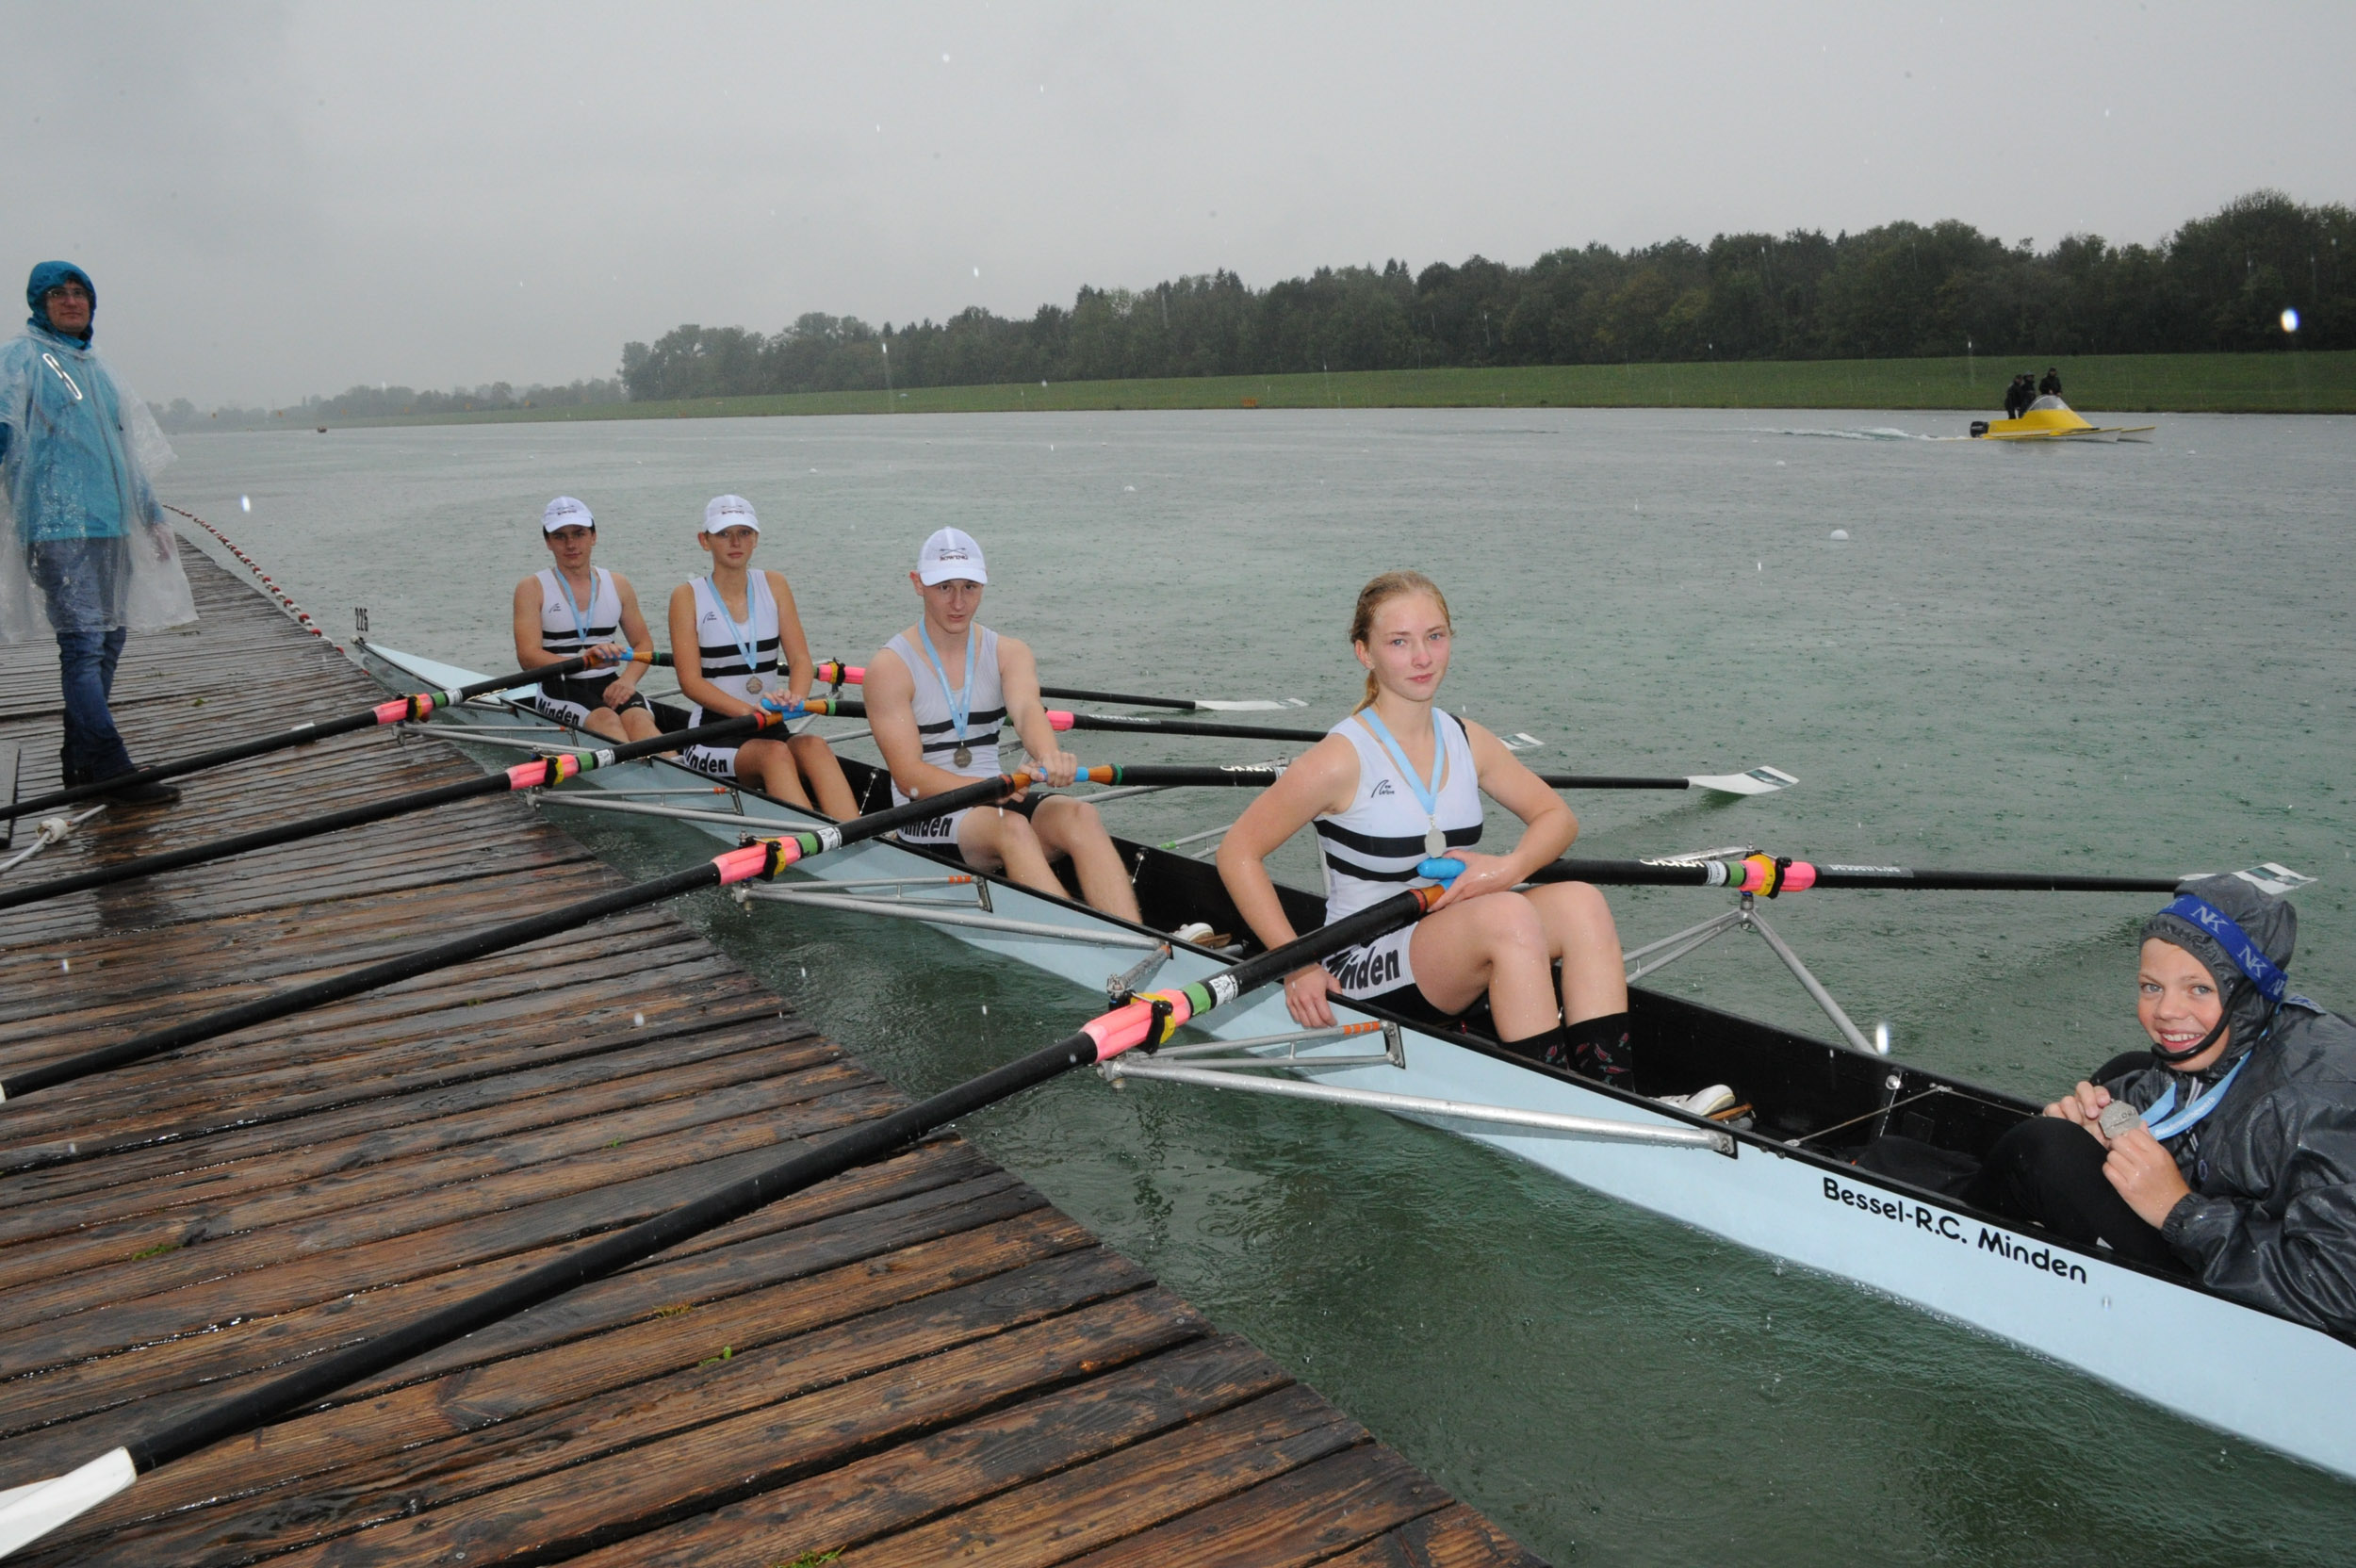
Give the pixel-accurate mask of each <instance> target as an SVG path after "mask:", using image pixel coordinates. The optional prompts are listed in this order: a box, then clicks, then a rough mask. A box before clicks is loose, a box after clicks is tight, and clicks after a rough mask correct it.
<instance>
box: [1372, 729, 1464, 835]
mask: <svg viewBox="0 0 2356 1568" xmlns="http://www.w3.org/2000/svg"><path fill="white" fill-rule="evenodd" d="M1358 716H1359V717H1360V718H1362V719H1364V720H1365V721H1366V727H1367V728H1368V729H1371V730H1372V731H1374V738H1375V739H1376V740H1378V741H1380V742H1382V743H1383V750H1384V751H1387V752H1389V753H1390V754H1391V760H1392V761H1394V762H1396V763H1398V764H1399V777H1401V778H1403V779H1405V780H1406V781H1407V788H1408V789H1410V790H1412V791H1414V792H1415V804H1416V805H1418V806H1420V807H1422V808H1423V814H1424V820H1425V821H1427V822H1429V823H1430V824H1431V825H1432V835H1433V836H1440V774H1441V771H1442V770H1443V769H1444V768H1446V767H1447V765H1448V743H1447V742H1446V741H1445V740H1443V739H1442V738H1441V735H1440V711H1439V710H1438V709H1437V708H1434V709H1433V710H1432V777H1431V778H1430V779H1429V780H1428V781H1427V780H1425V779H1421V778H1417V777H1416V776H1415V768H1414V766H1413V765H1412V764H1411V763H1409V762H1408V760H1407V753H1406V752H1405V751H1404V750H1402V749H1401V748H1400V746H1399V741H1398V739H1397V737H1395V736H1393V735H1392V734H1391V727H1390V726H1389V725H1386V724H1384V723H1383V715H1382V714H1380V713H1378V712H1376V711H1374V710H1373V709H1371V708H1365V709H1361V710H1360V711H1359V714H1358ZM1425 845H1426V847H1427V848H1431V847H1432V841H1431V839H1430V838H1427V839H1426V840H1425ZM1438 853H1439V850H1438V849H1436V848H1432V854H1434V855H1437V854H1438Z"/></svg>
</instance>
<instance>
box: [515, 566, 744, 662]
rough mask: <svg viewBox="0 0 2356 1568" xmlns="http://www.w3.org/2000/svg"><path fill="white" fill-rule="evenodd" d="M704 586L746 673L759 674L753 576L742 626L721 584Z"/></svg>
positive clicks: (560, 574) (710, 581)
mask: <svg viewBox="0 0 2356 1568" xmlns="http://www.w3.org/2000/svg"><path fill="white" fill-rule="evenodd" d="M557 576H559V577H563V576H564V573H562V572H559V573H558V574H557ZM704 586H705V587H706V588H709V589H711V590H712V604H713V605H714V606H716V607H717V608H718V610H719V612H720V620H721V623H722V624H723V625H725V626H726V627H727V628H728V641H729V642H731V643H734V644H735V645H736V651H737V652H739V653H741V654H743V655H744V673H745V674H746V675H758V674H759V673H760V672H761V660H760V658H759V657H758V656H757V655H756V653H755V645H754V639H753V626H752V622H753V580H752V577H751V576H750V574H747V575H746V577H745V579H744V619H745V623H746V624H745V625H744V626H743V627H741V628H740V627H739V626H738V625H737V624H736V617H735V616H734V615H731V614H729V613H728V600H727V599H724V598H722V597H721V596H720V585H719V584H718V583H716V582H714V581H712V579H711V578H709V577H707V578H705V579H704ZM570 597H571V595H570V594H569V593H567V594H566V598H567V599H569V598H570Z"/></svg>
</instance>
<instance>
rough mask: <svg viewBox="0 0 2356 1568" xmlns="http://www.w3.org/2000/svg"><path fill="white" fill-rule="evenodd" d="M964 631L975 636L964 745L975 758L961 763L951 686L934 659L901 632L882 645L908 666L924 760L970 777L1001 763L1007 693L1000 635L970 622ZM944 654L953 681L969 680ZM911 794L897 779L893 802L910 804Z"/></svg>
mask: <svg viewBox="0 0 2356 1568" xmlns="http://www.w3.org/2000/svg"><path fill="white" fill-rule="evenodd" d="M965 634H966V635H967V636H968V637H970V638H973V639H976V641H975V642H974V644H973V692H972V693H971V696H972V698H973V706H972V707H971V708H970V709H968V710H967V711H966V715H965V741H964V744H965V745H966V746H968V747H969V748H971V749H972V751H973V760H972V761H970V762H968V763H966V764H965V766H963V767H959V766H957V746H958V741H957V721H956V720H955V719H953V718H951V717H950V716H949V690H948V688H946V687H944V686H942V685H941V675H940V674H939V673H936V672H935V671H934V669H933V662H932V661H931V660H930V659H927V658H926V657H924V644H922V643H920V642H918V641H916V640H915V639H914V638H912V637H910V636H909V635H908V633H907V632H905V631H903V632H901V633H900V634H899V635H898V636H896V637H894V638H892V641H891V642H889V643H886V644H885V645H884V647H885V648H886V649H887V650H888V651H889V652H891V653H892V654H894V655H896V656H897V657H898V659H899V661H900V662H901V663H903V664H906V665H907V666H908V674H909V676H910V677H911V678H913V683H914V685H915V687H916V700H915V702H914V703H913V705H912V706H913V707H914V708H915V710H916V735H917V739H918V740H919V741H921V742H923V743H924V760H925V761H927V762H930V763H931V764H932V765H933V766H934V767H936V768H946V769H948V770H949V771H950V772H951V773H954V774H957V775H960V776H964V777H967V778H995V777H996V776H998V774H999V773H1000V771H1001V770H1000V768H999V766H998V730H999V727H1001V726H1003V725H1004V724H1005V723H1006V693H1005V692H1004V691H1003V690H1002V689H1001V688H1000V687H999V684H998V633H996V632H994V631H992V630H990V628H988V627H986V626H970V627H968V628H966V631H965ZM946 658H947V656H946V655H943V661H944V662H943V663H942V664H941V670H942V671H944V672H946V673H947V675H948V677H949V678H950V679H951V680H962V679H964V678H965V661H964V659H963V658H962V657H960V658H959V659H958V660H957V662H955V663H954V664H952V663H949V662H946ZM907 802H908V796H906V795H904V794H902V793H901V792H900V786H899V785H898V784H897V783H896V782H895V783H894V784H893V785H892V805H894V806H902V805H906V804H907Z"/></svg>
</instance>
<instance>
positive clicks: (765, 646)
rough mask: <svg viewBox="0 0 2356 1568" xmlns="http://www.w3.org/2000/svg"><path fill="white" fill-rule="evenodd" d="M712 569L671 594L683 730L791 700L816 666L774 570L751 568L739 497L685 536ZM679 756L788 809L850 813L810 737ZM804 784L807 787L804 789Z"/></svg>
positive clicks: (841, 785)
mask: <svg viewBox="0 0 2356 1568" xmlns="http://www.w3.org/2000/svg"><path fill="white" fill-rule="evenodd" d="M695 543H697V544H699V545H701V546H702V547H704V548H705V550H707V551H708V552H710V554H711V556H712V570H711V571H710V572H709V573H707V574H706V575H704V576H702V577H699V578H696V579H694V580H692V581H688V582H683V583H681V584H680V585H679V587H677V588H674V589H672V590H671V613H670V622H671V662H672V664H673V665H674V667H675V668H676V669H677V671H678V673H679V692H680V694H682V695H684V696H685V697H686V698H687V700H688V701H689V702H691V703H693V704H695V707H694V708H693V709H692V710H691V711H689V713H688V716H687V722H688V724H689V725H690V726H695V725H701V724H710V723H712V722H713V721H714V720H718V719H728V718H741V717H743V716H744V715H745V714H748V713H751V712H752V711H755V710H756V709H757V708H759V707H761V705H762V704H763V702H764V701H766V702H767V703H768V704H769V705H770V706H772V707H775V706H777V705H780V704H782V705H785V706H788V707H791V706H793V705H796V704H799V703H800V702H801V701H802V699H803V698H805V697H807V696H808V695H809V694H810V682H811V681H812V680H813V679H814V678H816V676H817V666H816V665H815V663H814V662H812V661H811V659H810V639H809V638H808V637H807V636H805V635H803V632H802V617H801V615H800V613H798V612H796V611H795V609H794V590H793V588H792V587H790V586H789V585H788V584H787V582H786V580H785V576H784V574H783V573H781V572H772V571H766V570H762V571H755V570H753V569H751V567H750V565H749V563H750V562H751V560H752V557H753V550H754V547H757V546H758V545H759V544H760V543H761V520H760V518H758V517H756V516H754V515H753V505H752V502H750V501H748V500H746V499H745V498H744V497H742V496H714V497H713V498H712V500H711V501H710V502H709V503H708V504H707V505H706V506H705V507H704V526H703V531H702V532H700V533H698V534H696V535H695ZM679 760H680V761H682V762H685V763H686V764H687V765H688V766H689V767H691V768H694V769H695V771H697V772H698V773H707V774H711V775H712V776H715V777H720V778H735V779H737V780H739V781H740V782H743V783H745V784H750V785H752V786H753V787H755V788H756V789H759V790H761V792H764V793H766V794H768V795H771V796H773V797H775V798H776V799H778V800H781V801H784V802H785V803H786V804H787V805H789V806H799V807H801V808H803V809H810V807H811V806H812V804H813V802H814V804H815V806H816V809H818V810H820V811H823V812H825V813H826V815H827V816H829V817H832V818H834V819H835V820H836V821H838V822H840V821H842V820H843V819H844V818H846V817H852V816H856V815H857V814H858V813H859V807H858V804H857V802H856V801H855V800H854V799H853V798H852V795H851V786H850V783H849V781H848V780H846V779H845V778H844V777H843V764H842V763H840V762H838V761H836V760H835V756H834V753H833V752H832V751H831V750H829V749H828V748H827V746H826V742H824V741H822V740H820V739H818V737H817V736H815V735H794V736H792V737H791V738H789V739H786V740H776V741H773V740H769V739H767V738H765V737H764V738H761V739H759V740H748V741H744V742H743V743H739V744H736V745H691V746H689V747H687V748H686V750H684V751H683V752H681V753H680V754H679ZM805 786H807V788H805Z"/></svg>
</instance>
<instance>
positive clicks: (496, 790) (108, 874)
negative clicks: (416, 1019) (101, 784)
mask: <svg viewBox="0 0 2356 1568" xmlns="http://www.w3.org/2000/svg"><path fill="white" fill-rule="evenodd" d="M776 722H777V720H775V719H764V718H762V717H761V716H756V715H746V716H744V717H740V718H733V719H716V720H714V721H713V722H712V723H711V724H707V725H699V726H697V727H695V728H694V729H683V730H679V731H676V732H674V733H672V734H669V735H658V736H656V737H655V738H654V739H652V740H650V741H632V742H630V743H628V744H627V745H618V746H609V747H606V748H604V749H602V750H598V751H585V752H581V753H576V754H573V760H574V761H575V762H577V763H578V764H579V767H578V769H577V770H576V771H578V772H581V773H586V772H589V771H591V770H593V769H596V768H609V767H613V766H614V765H615V764H617V763H621V762H632V761H636V760H638V759H640V758H642V757H653V756H657V755H660V754H661V753H663V752H666V751H677V750H678V749H679V747H681V746H686V745H693V744H695V743H699V742H700V743H706V744H709V743H712V742H715V741H726V740H731V739H733V738H735V737H737V736H740V735H747V734H750V733H751V732H752V731H754V730H756V729H759V728H761V727H765V725H767V724H774V723H776ZM453 733H454V735H455V737H456V738H457V739H460V740H464V739H465V738H466V732H465V731H464V730H457V731H454V732H453ZM540 766H541V764H538V763H532V762H526V763H522V764H520V765H518V766H516V767H513V768H509V769H507V770H506V771H505V772H503V773H493V774H485V775H483V776H482V777H481V778H469V779H464V780H462V781H460V782H458V783H456V784H444V785H441V786H438V787H437V788H434V789H431V790H421V791H418V792H416V793H413V794H402V795H394V796H391V797H389V798H387V799H384V800H377V801H370V802H368V804H367V805H364V806H353V807H349V808H347V809H344V810H341V811H329V812H326V813H324V814H322V815H320V816H316V817H303V818H301V819H299V820H298V821H295V822H286V823H280V824H278V825H276V826H273V827H257V828H255V829H254V831H253V832H251V833H237V834H232V835H231V836H230V837H228V838H226V839H215V840H213V841H210V842H208V843H201V844H190V845H188V847H187V848H185V849H168V850H164V851H162V852H161V853H158V854H155V855H142V856H139V857H138V858H136V859H130V860H120V861H117V862H116V863H115V864H113V865H111V866H98V867H94V868H92V869H91V870H90V871H83V872H75V873H74V874H72V875H70V876H53V877H51V878H50V879H49V880H48V881H46V882H34V883H30V884H28V885H26V886H25V887H22V888H16V889H11V890H8V891H6V892H0V910H5V909H16V908H21V907H24V906H25V905H27V904H39V903H41V901H42V900H43V899H50V898H59V897H62V896H64V895H65V894H67V893H78V892H86V891H88V890H90V889H92V888H106V887H111V886H113V885H114V884H116V883H118V882H129V881H132V880H134V879H136V878H139V877H142V876H155V875H157V874H160V873H163V872H168V871H178V870H180V869H182V868H183V867H187V866H201V865H204V864H205V863H207V862H209V861H213V860H225V859H228V858H231V857H232V856H237V855H245V854H248V853H250V852H252V851H254V850H257V849H268V848H270V847H271V846H272V845H275V844H286V843H293V842H295V841H298V840H302V839H311V838H317V837H319V835H320V834H323V833H335V832H340V831H342V830H343V829H345V828H348V827H360V826H365V825H368V824H369V823H373V822H383V821H384V820H385V819H386V818H388V817H400V816H406V815H408V814H409V813H411V812H413V811H428V810H432V809H434V807H437V806H448V805H450V803H452V802H453V801H461V800H472V799H474V798H476V797H477V796H479V795H496V794H503V793H506V792H509V791H513V790H529V789H538V788H541V787H543V786H544V785H547V784H551V783H561V782H563V780H562V779H551V778H548V776H546V773H545V772H542V773H541V774H540V775H539V776H533V770H534V769H535V768H539V767H540ZM568 776H569V775H568Z"/></svg>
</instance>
